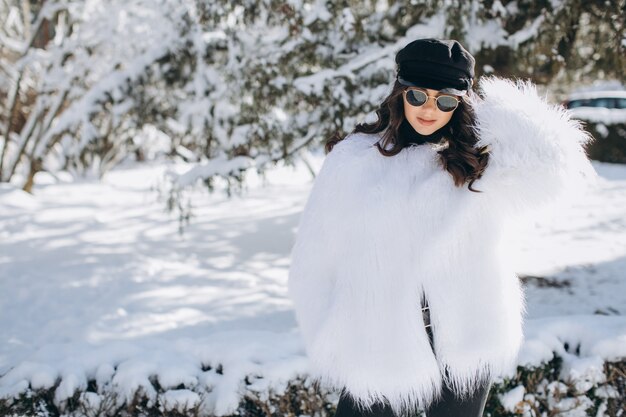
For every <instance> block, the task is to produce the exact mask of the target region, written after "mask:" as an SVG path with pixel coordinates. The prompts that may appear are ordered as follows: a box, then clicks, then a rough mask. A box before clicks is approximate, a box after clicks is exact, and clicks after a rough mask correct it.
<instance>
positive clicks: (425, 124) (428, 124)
mask: <svg viewBox="0 0 626 417" xmlns="http://www.w3.org/2000/svg"><path fill="white" fill-rule="evenodd" d="M417 121H418V122H420V124H423V125H424V126H430V125H432V124H433V123H435V121H434V120H424V119H420V118H419V117H418V118H417Z"/></svg>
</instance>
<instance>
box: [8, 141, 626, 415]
mask: <svg viewBox="0 0 626 417" xmlns="http://www.w3.org/2000/svg"><path fill="white" fill-rule="evenodd" d="M150 134H151V135H156V136H158V134H159V133H158V132H152V133H150ZM307 160H308V161H309V162H310V163H311V164H312V167H313V169H314V170H317V169H319V167H320V165H321V162H322V153H321V152H317V153H314V154H311V155H308V156H307ZM594 167H595V168H596V170H597V171H598V173H599V174H600V176H601V181H600V184H599V187H598V189H597V190H594V191H593V192H592V193H590V195H589V196H588V197H587V198H585V199H584V200H583V201H580V202H579V203H578V204H577V205H576V206H574V207H572V208H571V210H568V211H565V212H559V213H552V214H546V215H545V216H544V217H542V218H538V219H536V220H535V221H534V222H531V224H530V225H529V226H527V227H526V228H523V229H522V230H520V233H519V234H518V235H517V236H518V238H517V240H516V241H515V242H510V243H511V245H512V247H515V246H519V248H520V254H519V256H517V257H515V258H514V259H513V261H514V262H515V263H516V264H515V266H516V270H517V271H518V273H519V274H520V275H521V276H534V277H546V278H549V281H548V283H549V284H550V285H547V286H546V285H543V286H542V285H539V284H541V283H542V282H543V281H542V280H541V279H540V278H536V279H530V280H529V284H528V286H527V289H526V293H527V301H528V319H527V321H526V327H525V336H526V341H525V343H524V345H523V347H522V351H521V353H520V360H519V363H520V364H525V365H539V364H540V363H541V362H544V361H548V360H550V359H551V358H552V357H553V354H554V353H553V352H556V353H557V354H558V355H559V356H561V357H562V358H563V360H564V362H563V368H562V375H561V376H562V378H564V380H567V379H572V380H575V381H576V383H577V384H579V387H580V388H585V387H590V386H592V385H593V384H595V383H597V382H598V381H601V380H602V378H603V377H604V375H603V374H602V372H601V370H602V367H601V365H602V362H603V361H604V360H617V359H618V358H623V357H626V317H624V313H625V312H626V291H625V289H626V284H625V280H624V276H623V271H624V270H626V256H625V255H626V233H625V232H626V220H625V219H626V166H623V165H617V164H608V163H600V162H594ZM186 170H188V166H187V165H184V164H179V165H174V164H172V163H164V162H150V163H145V164H143V165H134V164H130V163H126V164H124V165H122V166H120V167H118V168H116V169H114V170H113V171H111V172H109V173H108V174H107V175H105V177H104V178H103V180H102V182H97V181H96V180H92V179H75V180H73V181H68V176H69V174H67V173H65V174H61V175H58V176H50V175H48V176H46V175H42V176H37V177H36V185H35V188H34V195H30V194H26V193H24V192H22V191H20V190H18V189H16V188H14V187H12V186H11V185H8V184H2V186H1V187H0V236H1V237H2V239H1V240H0V277H1V278H0V305H1V306H2V311H3V314H2V315H1V316H0V329H2V334H3V336H4V338H3V341H4V343H2V344H0V375H2V376H1V377H0V397H4V398H10V397H14V396H16V395H17V394H19V393H21V392H24V391H25V390H26V389H27V388H29V386H30V387H31V388H47V387H51V386H53V385H54V384H55V383H57V382H58V381H60V385H59V386H58V387H57V389H56V391H55V402H56V403H58V404H63V402H64V401H65V400H66V399H67V398H69V397H70V396H71V395H72V394H73V392H74V390H76V389H79V390H84V389H85V388H86V386H87V381H88V380H95V381H96V382H97V387H98V392H97V393H85V394H84V395H83V396H82V397H81V401H83V402H85V403H87V404H98V403H99V401H101V395H102V394H103V393H104V392H106V391H114V392H116V393H118V394H120V401H121V400H123V399H128V398H131V397H132V395H133V394H134V392H135V391H136V390H137V389H143V390H144V391H145V392H146V394H147V395H148V396H149V398H151V399H152V401H157V400H160V402H161V404H164V406H165V407H169V408H170V409H177V410H182V409H184V408H185V407H194V406H201V407H202V409H203V410H208V412H211V413H215V414H216V415H228V414H232V413H234V412H235V410H236V407H237V405H238V403H239V400H240V398H241V396H242V394H243V392H244V390H248V391H253V392H258V393H260V394H261V395H263V394H265V393H267V392H268V391H269V390H270V389H272V390H274V391H275V392H282V390H284V389H285V387H286V383H287V381H289V380H293V379H295V378H297V377H298V376H305V375H306V374H307V372H308V362H307V359H306V356H305V353H304V347H303V344H302V341H301V339H300V335H299V332H298V329H297V327H296V322H295V318H294V315H293V310H292V306H291V302H290V301H289V300H288V298H287V294H286V279H287V270H288V267H289V251H290V248H291V245H292V243H293V239H294V233H295V231H296V227H297V220H298V216H299V213H300V212H301V210H302V208H303V205H304V203H305V201H306V198H307V196H308V192H309V190H310V187H311V184H312V183H311V177H310V174H309V172H308V169H307V168H306V166H305V165H304V164H299V165H297V166H296V168H295V169H293V168H290V167H286V166H283V165H281V164H279V165H277V166H276V168H274V169H272V170H270V171H269V172H268V173H267V178H266V179H265V180H264V179H263V178H262V177H259V176H256V175H255V174H254V172H252V173H250V175H249V176H248V180H249V185H248V190H247V192H246V193H245V194H244V195H242V196H237V195H235V196H233V197H232V198H230V199H229V198H228V197H226V196H225V195H224V194H222V193H220V192H217V193H215V194H213V195H208V194H207V193H206V192H205V191H204V190H202V189H200V188H196V189H195V190H194V191H193V194H192V197H193V199H192V202H193V214H194V217H193V220H192V222H191V223H190V225H189V226H187V227H186V229H185V231H184V234H182V235H181V234H179V231H178V224H177V219H176V216H175V214H172V213H168V212H166V211H165V210H164V203H163V202H162V201H159V200H158V199H157V198H156V192H155V190H154V187H155V186H156V184H157V183H158V182H159V181H160V178H162V175H164V173H165V172H185V171H186ZM566 344H567V348H566V347H565V346H566ZM246 377H247V384H246V383H245V382H244V381H245V380H246ZM155 387H160V390H158V389H156V388H155ZM546 389H548V388H546ZM549 389H553V390H556V389H558V386H556V385H553V386H550V387H549ZM605 391H606V390H605ZM605 391H603V392H601V393H600V394H601V395H604V397H609V396H611V395H614V393H611V392H608V391H606V392H605ZM520 397H522V398H523V399H524V401H531V400H532V398H530V397H529V394H526V395H524V392H523V389H522V388H519V387H518V388H516V389H515V390H513V391H510V392H509V393H507V394H506V395H505V396H504V397H503V398H504V400H503V403H504V404H506V406H507V407H514V406H515V404H517V403H518V402H519V401H520ZM529 398H530V399H529ZM554 401H557V400H556V399H555V400H554ZM558 406H559V407H561V406H562V407H565V406H571V407H573V409H574V410H577V409H582V408H579V407H582V406H580V405H576V404H564V403H563V404H558ZM571 415H575V414H571Z"/></svg>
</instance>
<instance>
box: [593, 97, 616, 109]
mask: <svg viewBox="0 0 626 417" xmlns="http://www.w3.org/2000/svg"><path fill="white" fill-rule="evenodd" d="M591 106H592V107H606V108H607V109H612V108H614V107H615V99H613V98H608V97H602V98H596V99H593V100H592V104H591Z"/></svg>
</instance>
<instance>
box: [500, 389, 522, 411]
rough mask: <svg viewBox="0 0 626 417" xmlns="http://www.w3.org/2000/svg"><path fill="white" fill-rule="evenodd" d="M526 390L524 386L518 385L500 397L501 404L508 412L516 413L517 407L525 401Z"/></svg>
mask: <svg viewBox="0 0 626 417" xmlns="http://www.w3.org/2000/svg"><path fill="white" fill-rule="evenodd" d="M525 392H526V389H525V388H524V386H523V385H518V386H517V387H515V388H513V389H512V390H510V391H509V392H507V393H504V394H501V395H500V404H502V407H504V409H505V410H506V411H510V412H511V413H514V412H515V409H516V408H517V405H518V404H519V403H521V402H522V400H523V399H524V393H525Z"/></svg>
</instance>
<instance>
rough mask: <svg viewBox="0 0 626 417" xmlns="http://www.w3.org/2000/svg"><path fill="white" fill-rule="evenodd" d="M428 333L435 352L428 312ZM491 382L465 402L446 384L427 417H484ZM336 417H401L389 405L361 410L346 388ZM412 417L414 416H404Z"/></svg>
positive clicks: (384, 404) (426, 315) (342, 392)
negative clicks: (366, 410)
mask: <svg viewBox="0 0 626 417" xmlns="http://www.w3.org/2000/svg"><path fill="white" fill-rule="evenodd" d="M424 322H425V323H426V325H427V327H426V331H427V332H428V337H429V339H430V345H431V347H432V348H433V352H434V343H433V333H432V330H431V327H430V326H429V325H430V316H429V315H428V310H426V312H425V313H424ZM490 388H491V381H485V382H483V383H482V384H480V386H479V387H478V388H477V389H476V390H475V391H474V394H473V395H472V396H470V397H469V398H466V399H465V400H461V399H460V398H458V397H457V396H456V395H455V394H454V393H453V392H452V391H451V390H450V389H449V388H448V386H447V385H446V384H445V383H444V384H443V386H442V396H441V398H440V399H439V401H435V402H433V403H431V404H430V405H429V406H428V408H427V409H426V410H425V412H426V417H482V415H483V411H484V409H485V403H486V402H487V396H488V394H489V389H490ZM335 417H399V416H396V415H395V414H394V413H393V411H392V410H391V408H390V407H389V405H388V404H387V403H377V404H375V405H374V406H373V407H372V410H371V411H369V412H364V411H362V410H359V409H358V408H357V407H356V405H355V403H354V401H353V400H352V398H350V396H349V395H346V393H345V388H344V389H343V390H342V391H341V396H340V397H339V403H338V404H337V412H336V413H335ZM402 417H412V416H402Z"/></svg>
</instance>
